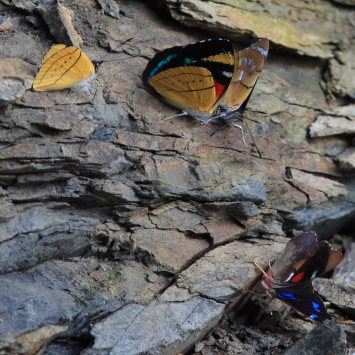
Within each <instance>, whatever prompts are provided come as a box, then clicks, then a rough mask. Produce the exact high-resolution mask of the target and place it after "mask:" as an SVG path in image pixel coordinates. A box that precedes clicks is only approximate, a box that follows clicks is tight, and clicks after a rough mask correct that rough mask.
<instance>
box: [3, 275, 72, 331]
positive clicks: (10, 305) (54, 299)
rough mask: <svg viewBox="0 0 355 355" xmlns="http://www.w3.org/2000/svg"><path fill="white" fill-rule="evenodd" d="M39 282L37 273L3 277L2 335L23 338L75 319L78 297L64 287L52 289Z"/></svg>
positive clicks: (41, 280)
mask: <svg viewBox="0 0 355 355" xmlns="http://www.w3.org/2000/svg"><path fill="white" fill-rule="evenodd" d="M34 278H35V280H34ZM39 279H40V280H38V277H36V275H35V274H32V275H26V274H22V273H13V274H8V275H1V276H0V313H1V315H2V316H1V318H2V319H3V321H2V322H1V323H0V334H1V335H3V336H6V335H8V334H9V333H11V334H12V335H20V334H24V333H26V332H29V331H33V330H35V329H37V328H39V327H40V326H43V325H44V324H58V323H60V322H61V321H62V320H66V322H68V321H69V322H70V321H72V320H73V317H74V315H75V314H76V313H77V307H78V303H77V301H76V299H75V297H74V296H73V295H71V294H70V293H69V292H67V291H64V290H61V289H60V287H56V289H51V288H49V287H47V286H46V285H45V283H46V280H45V279H44V278H42V279H41V277H39ZM58 286H59V285H58ZM54 305H55V306H54Z"/></svg>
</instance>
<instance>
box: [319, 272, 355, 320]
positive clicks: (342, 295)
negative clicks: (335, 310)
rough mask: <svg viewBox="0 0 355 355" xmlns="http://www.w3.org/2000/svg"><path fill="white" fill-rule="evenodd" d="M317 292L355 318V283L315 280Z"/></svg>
mask: <svg viewBox="0 0 355 355" xmlns="http://www.w3.org/2000/svg"><path fill="white" fill-rule="evenodd" d="M313 284H314V287H315V290H316V291H317V292H318V293H319V294H320V295H321V296H323V297H324V298H325V299H326V300H327V301H329V302H331V303H332V304H334V305H335V306H337V307H339V308H340V309H341V310H342V311H343V312H344V313H346V314H348V315H349V316H351V317H354V316H355V283H349V282H344V281H340V280H331V279H315V280H314V281H313Z"/></svg>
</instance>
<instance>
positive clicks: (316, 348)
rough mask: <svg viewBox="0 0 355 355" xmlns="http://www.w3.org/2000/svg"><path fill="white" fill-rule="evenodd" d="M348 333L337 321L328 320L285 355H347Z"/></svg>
mask: <svg viewBox="0 0 355 355" xmlns="http://www.w3.org/2000/svg"><path fill="white" fill-rule="evenodd" d="M347 353H348V349H347V346H346V335H345V332H344V330H343V329H342V328H341V326H340V325H338V324H337V323H336V322H334V321H331V320H326V321H324V322H323V323H321V324H319V325H318V326H317V327H315V328H314V329H313V330H312V331H311V332H309V333H308V334H307V335H306V336H305V337H304V338H303V339H301V340H299V341H298V342H297V343H296V344H295V345H294V346H292V347H291V348H290V349H289V350H287V351H286V352H285V355H300V354H302V355H346V354H347Z"/></svg>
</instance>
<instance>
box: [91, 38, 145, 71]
mask: <svg viewBox="0 0 355 355" xmlns="http://www.w3.org/2000/svg"><path fill="white" fill-rule="evenodd" d="M132 39H133V37H131V38H128V39H126V40H125V41H123V42H121V43H120V44H118V45H117V46H115V47H113V48H112V49H111V50H115V49H116V48H118V47H122V46H124V45H125V44H126V43H128V42H130V41H132ZM136 48H137V47H136ZM137 49H138V53H137V54H134V55H131V56H129V57H122V58H117V59H112V60H103V59H105V58H106V57H107V56H108V55H109V54H110V52H108V53H106V54H105V55H104V56H103V57H101V59H100V60H98V61H96V63H97V65H100V64H102V63H106V62H114V61H116V60H122V59H127V58H133V57H138V56H140V54H141V51H140V49H139V48H137ZM124 52H125V51H124V50H122V51H120V52H118V53H124Z"/></svg>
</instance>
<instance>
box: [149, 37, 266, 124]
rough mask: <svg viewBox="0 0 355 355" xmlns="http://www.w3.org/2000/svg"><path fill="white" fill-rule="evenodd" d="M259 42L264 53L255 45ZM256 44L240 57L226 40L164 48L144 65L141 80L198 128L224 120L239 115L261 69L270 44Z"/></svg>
mask: <svg viewBox="0 0 355 355" xmlns="http://www.w3.org/2000/svg"><path fill="white" fill-rule="evenodd" d="M260 41H262V44H263V48H261V45H260V46H258V45H256V44H257V43H259V42H260ZM255 43H256V44H253V45H251V46H250V47H249V48H247V49H245V50H243V51H240V52H236V51H235V50H234V47H233V44H232V42H231V41H230V40H228V39H225V38H215V39H208V40H204V41H200V42H194V43H191V44H188V45H186V46H182V47H180V46H179V47H172V48H168V49H165V50H163V51H161V52H159V53H158V54H157V55H156V56H155V57H154V58H153V59H151V60H150V61H149V63H148V65H147V67H146V69H145V70H144V72H143V75H142V80H143V82H144V84H145V85H146V86H147V87H148V89H149V90H150V91H151V92H152V93H153V94H155V95H156V96H158V97H159V98H161V99H162V100H164V101H166V102H167V103H169V104H170V105H172V106H174V107H176V108H179V109H181V110H182V111H183V113H185V114H188V115H190V116H193V117H194V118H196V119H198V120H199V121H200V122H201V123H207V122H209V121H211V120H214V119H219V118H221V119H225V120H226V121H228V120H229V119H230V118H231V117H235V114H236V112H237V111H238V110H244V108H245V106H246V104H247V101H248V99H249V97H250V95H251V91H252V89H253V87H254V85H255V83H256V80H257V79H258V77H259V75H260V71H261V70H262V67H263V65H264V59H265V58H266V55H267V50H268V48H269V41H268V40H267V39H262V40H259V41H257V42H255ZM259 47H260V48H259ZM264 47H265V48H266V49H264ZM262 51H263V52H262ZM261 52H262V53H263V54H264V55H265V56H264V57H263V58H264V59H263V60H261V59H260V58H259V57H260V55H258V53H261ZM259 59H260V60H259ZM238 68H239V69H238ZM242 88H244V89H245V90H243V89H242ZM235 95H237V96H238V97H237V98H235V97H234V96H235ZM222 103H223V107H220V108H219V105H221V104H222ZM244 103H245V105H244V106H243V104H244ZM232 111H233V112H232Z"/></svg>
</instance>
